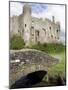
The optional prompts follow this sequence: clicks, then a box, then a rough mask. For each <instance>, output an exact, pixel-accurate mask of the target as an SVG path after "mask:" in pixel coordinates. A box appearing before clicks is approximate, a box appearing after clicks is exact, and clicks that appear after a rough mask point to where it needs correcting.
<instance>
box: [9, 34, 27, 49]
mask: <svg viewBox="0 0 68 90" xmlns="http://www.w3.org/2000/svg"><path fill="white" fill-rule="evenodd" d="M24 45H25V43H24V40H23V39H22V38H21V36H18V35H13V37H11V38H10V49H22V48H23V47H24Z"/></svg>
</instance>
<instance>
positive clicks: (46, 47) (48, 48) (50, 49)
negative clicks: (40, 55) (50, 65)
mask: <svg viewBox="0 0 68 90" xmlns="http://www.w3.org/2000/svg"><path fill="white" fill-rule="evenodd" d="M29 48H32V49H37V50H41V51H44V52H46V53H60V52H62V51H64V50H65V46H64V45H63V44H58V43H49V44H47V43H45V44H40V43H38V44H36V45H32V46H31V47H29Z"/></svg>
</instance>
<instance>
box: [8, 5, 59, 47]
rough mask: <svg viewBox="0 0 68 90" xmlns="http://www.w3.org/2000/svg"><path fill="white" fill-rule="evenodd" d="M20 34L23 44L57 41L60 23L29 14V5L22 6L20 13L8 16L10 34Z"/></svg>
mask: <svg viewBox="0 0 68 90" xmlns="http://www.w3.org/2000/svg"><path fill="white" fill-rule="evenodd" d="M14 34H18V35H20V36H21V37H22V38H23V39H24V42H25V45H26V46H28V45H30V44H36V43H38V42H40V43H42V44H43V43H58V42H59V34H60V23H59V22H55V19H54V16H52V20H49V19H47V18H45V19H44V20H43V19H42V18H36V17H32V16H31V8H30V5H27V4H25V5H24V6H23V11H22V14H20V15H19V16H13V17H11V18H10V35H11V36H13V35H14Z"/></svg>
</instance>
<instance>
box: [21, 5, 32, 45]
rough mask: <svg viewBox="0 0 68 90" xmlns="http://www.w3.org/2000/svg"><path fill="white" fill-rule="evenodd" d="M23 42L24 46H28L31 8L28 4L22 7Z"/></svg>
mask: <svg viewBox="0 0 68 90" xmlns="http://www.w3.org/2000/svg"><path fill="white" fill-rule="evenodd" d="M23 24H24V41H25V44H26V46H28V45H29V44H30V29H31V8H30V6H29V5H28V4H25V5H24V7H23Z"/></svg>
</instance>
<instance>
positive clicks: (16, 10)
mask: <svg viewBox="0 0 68 90" xmlns="http://www.w3.org/2000/svg"><path fill="white" fill-rule="evenodd" d="M24 4H25V3H22V2H10V16H11V17H12V16H13V15H17V16H18V15H20V14H21V13H22V8H23V6H24ZM29 5H30V7H31V11H32V16H33V17H38V18H43V19H44V18H49V19H50V20H52V16H55V22H56V21H59V22H60V25H61V32H60V39H61V41H62V42H64V41H65V5H54V4H38V3H37V4H36V3H29Z"/></svg>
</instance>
